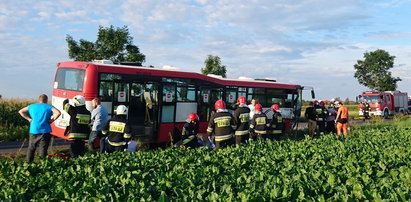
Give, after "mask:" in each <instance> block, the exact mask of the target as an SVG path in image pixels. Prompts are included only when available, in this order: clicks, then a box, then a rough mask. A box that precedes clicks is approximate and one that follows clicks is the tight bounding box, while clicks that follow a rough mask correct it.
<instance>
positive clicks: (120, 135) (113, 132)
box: [102, 105, 131, 153]
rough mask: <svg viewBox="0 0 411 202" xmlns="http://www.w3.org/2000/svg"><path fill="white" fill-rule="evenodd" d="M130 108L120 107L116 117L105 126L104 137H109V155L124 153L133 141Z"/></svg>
mask: <svg viewBox="0 0 411 202" xmlns="http://www.w3.org/2000/svg"><path fill="white" fill-rule="evenodd" d="M127 114H128V108H127V107H126V106H125V105H119V106H118V107H117V109H116V115H115V116H114V117H113V118H111V119H110V120H108V122H107V123H106V124H105V125H104V126H103V131H102V133H103V135H107V139H108V144H107V153H113V152H122V151H124V150H126V149H127V146H128V145H127V144H128V142H129V140H130V139H131V126H130V124H129V123H128V120H127Z"/></svg>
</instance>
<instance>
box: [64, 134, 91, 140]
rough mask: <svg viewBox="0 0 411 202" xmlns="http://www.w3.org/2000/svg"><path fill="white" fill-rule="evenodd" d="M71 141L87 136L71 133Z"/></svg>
mask: <svg viewBox="0 0 411 202" xmlns="http://www.w3.org/2000/svg"><path fill="white" fill-rule="evenodd" d="M68 138H69V139H77V138H87V134H85V133H69V135H68Z"/></svg>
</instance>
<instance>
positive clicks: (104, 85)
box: [99, 81, 113, 101]
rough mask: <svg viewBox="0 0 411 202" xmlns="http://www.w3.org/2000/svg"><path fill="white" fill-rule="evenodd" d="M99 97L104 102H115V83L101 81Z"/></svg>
mask: <svg viewBox="0 0 411 202" xmlns="http://www.w3.org/2000/svg"><path fill="white" fill-rule="evenodd" d="M99 96H100V97H101V98H102V101H113V83H112V82H109V81H101V82H100V85H99Z"/></svg>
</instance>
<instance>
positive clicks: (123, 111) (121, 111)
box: [116, 105, 128, 115]
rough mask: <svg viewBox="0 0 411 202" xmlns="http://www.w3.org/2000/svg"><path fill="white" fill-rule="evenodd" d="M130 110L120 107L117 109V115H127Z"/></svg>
mask: <svg viewBox="0 0 411 202" xmlns="http://www.w3.org/2000/svg"><path fill="white" fill-rule="evenodd" d="M127 113H128V109H127V107H126V106H124V105H119V106H118V107H117V109H116V114H117V115H127Z"/></svg>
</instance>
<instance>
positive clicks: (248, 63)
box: [0, 0, 411, 99]
mask: <svg viewBox="0 0 411 202" xmlns="http://www.w3.org/2000/svg"><path fill="white" fill-rule="evenodd" d="M0 5H1V7H0V94H1V95H3V97H7V98H36V97H37V96H38V95H39V94H41V93H46V94H49V95H51V90H52V84H53V78H54V73H55V67H56V64H57V63H58V62H61V61H68V60H70V58H69V57H68V49H67V43H66V41H65V37H66V35H67V34H68V35H71V36H72V37H73V38H74V39H75V40H77V41H78V40H79V39H85V40H88V41H95V40H96V35H97V30H98V27H99V25H102V26H106V27H107V26H110V25H113V26H115V27H123V26H128V27H129V30H130V34H131V36H132V37H133V38H134V44H135V45H137V46H138V47H139V48H140V50H141V52H142V53H144V54H145V55H146V62H145V63H144V65H147V66H148V65H153V66H155V67H158V68H161V67H162V66H164V65H170V66H176V67H181V68H182V69H184V70H188V71H194V72H200V69H201V68H202V67H203V66H204V60H205V58H206V57H207V55H209V54H211V55H217V56H220V57H221V60H222V63H223V64H224V65H226V66H227V70H228V72H227V75H228V77H229V78H238V77H240V76H247V77H253V78H275V79H277V81H279V82H286V83H293V84H301V85H307V86H313V87H314V88H315V89H316V94H317V97H318V98H320V99H331V98H334V97H341V98H344V99H345V98H347V97H348V98H350V99H354V98H355V96H356V95H357V94H358V93H359V92H361V91H363V90H366V88H365V87H363V86H361V85H359V84H358V82H357V80H356V79H355V78H353V75H354V68H353V65H354V64H355V63H356V61H357V60H358V59H363V54H364V52H366V51H374V50H376V49H383V50H386V51H388V52H389V53H390V54H391V55H394V56H396V59H395V67H394V68H393V69H392V72H393V75H394V76H399V77H400V78H402V79H403V81H401V82H399V88H398V89H399V90H401V91H407V92H409V93H411V20H410V19H411V14H410V13H411V1H410V0H391V1H384V0H381V1H379V0H344V1H336V0H331V1H330V0H304V1H302V0H301V1H300V0H155V1H153V0H128V1H127V0H125V1H118V0H98V1H93V0H70V1H67V0H50V1H42V0H19V1H13V0H0ZM305 94H306V98H308V97H309V96H308V95H309V92H308V91H307V92H305Z"/></svg>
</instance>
